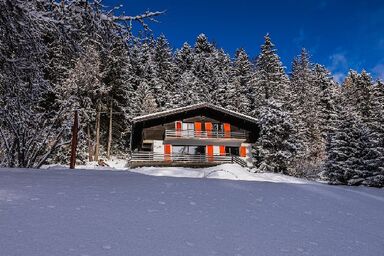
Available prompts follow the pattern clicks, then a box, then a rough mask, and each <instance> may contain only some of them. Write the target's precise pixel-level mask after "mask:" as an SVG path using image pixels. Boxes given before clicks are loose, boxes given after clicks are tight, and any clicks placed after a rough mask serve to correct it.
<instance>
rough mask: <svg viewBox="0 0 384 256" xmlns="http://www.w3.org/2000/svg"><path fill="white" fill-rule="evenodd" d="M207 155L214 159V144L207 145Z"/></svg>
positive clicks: (209, 159)
mask: <svg viewBox="0 0 384 256" xmlns="http://www.w3.org/2000/svg"><path fill="white" fill-rule="evenodd" d="M207 156H208V161H213V146H212V145H208V146H207Z"/></svg>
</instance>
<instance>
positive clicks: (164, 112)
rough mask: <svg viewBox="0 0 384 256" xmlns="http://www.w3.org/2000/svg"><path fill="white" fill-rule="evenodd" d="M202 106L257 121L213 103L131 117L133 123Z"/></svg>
mask: <svg viewBox="0 0 384 256" xmlns="http://www.w3.org/2000/svg"><path fill="white" fill-rule="evenodd" d="M203 107H208V108H212V109H215V110H218V111H222V112H225V113H227V114H230V115H234V116H238V117H241V118H244V119H247V120H248V121H251V122H255V123H257V122H258V120H257V119H256V118H254V117H251V116H248V115H245V114H242V113H239V112H236V111H233V110H229V109H226V108H223V107H220V106H217V105H214V104H212V103H197V104H193V105H189V106H185V107H179V108H174V109H169V110H164V111H160V112H155V113H151V114H147V115H142V116H137V117H134V118H133V122H135V123H136V122H142V121H146V120H150V119H153V118H157V117H161V116H168V115H172V114H176V113H179V112H182V111H186V110H191V109H197V108H203Z"/></svg>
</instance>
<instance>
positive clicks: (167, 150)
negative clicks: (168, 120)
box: [164, 144, 171, 161]
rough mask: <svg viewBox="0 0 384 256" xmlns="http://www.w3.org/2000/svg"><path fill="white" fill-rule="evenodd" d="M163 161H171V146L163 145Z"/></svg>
mask: <svg viewBox="0 0 384 256" xmlns="http://www.w3.org/2000/svg"><path fill="white" fill-rule="evenodd" d="M164 160H165V161H171V144H165V145H164Z"/></svg>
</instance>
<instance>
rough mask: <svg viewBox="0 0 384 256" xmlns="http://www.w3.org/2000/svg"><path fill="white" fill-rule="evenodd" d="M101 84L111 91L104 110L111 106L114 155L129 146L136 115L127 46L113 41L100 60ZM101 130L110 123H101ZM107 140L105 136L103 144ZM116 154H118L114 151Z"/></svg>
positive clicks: (134, 93)
mask: <svg viewBox="0 0 384 256" xmlns="http://www.w3.org/2000/svg"><path fill="white" fill-rule="evenodd" d="M101 69H102V72H101V73H102V83H103V84H105V85H106V87H108V88H110V90H109V92H108V95H107V98H108V101H109V102H107V103H106V107H107V108H108V109H109V108H110V105H111V104H112V110H113V113H115V114H113V133H112V134H113V141H114V142H115V143H113V146H114V148H115V149H114V150H115V152H120V151H124V150H125V147H126V146H127V145H128V143H129V134H130V128H131V122H132V118H133V117H134V116H135V115H136V113H137V112H138V106H137V97H138V96H137V93H136V91H135V90H134V88H133V84H134V76H133V74H132V66H131V63H130V59H129V55H128V50H127V46H126V45H125V44H124V43H123V42H121V41H116V42H114V44H113V45H112V46H111V48H110V49H108V51H107V52H106V54H105V57H104V58H103V59H102V67H101ZM102 121H104V122H102V124H101V125H102V129H103V130H104V131H107V130H108V129H109V119H108V118H104V119H102ZM106 139H107V136H104V142H105V143H106ZM116 150H118V151H116Z"/></svg>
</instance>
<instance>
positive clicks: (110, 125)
mask: <svg viewBox="0 0 384 256" xmlns="http://www.w3.org/2000/svg"><path fill="white" fill-rule="evenodd" d="M112 107H113V103H112V101H111V109H110V112H109V135H108V146H107V158H108V159H111V145H112V115H113V113H112Z"/></svg>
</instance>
